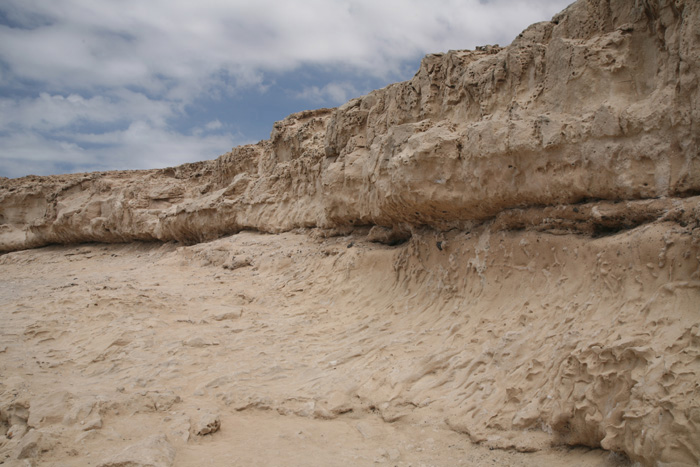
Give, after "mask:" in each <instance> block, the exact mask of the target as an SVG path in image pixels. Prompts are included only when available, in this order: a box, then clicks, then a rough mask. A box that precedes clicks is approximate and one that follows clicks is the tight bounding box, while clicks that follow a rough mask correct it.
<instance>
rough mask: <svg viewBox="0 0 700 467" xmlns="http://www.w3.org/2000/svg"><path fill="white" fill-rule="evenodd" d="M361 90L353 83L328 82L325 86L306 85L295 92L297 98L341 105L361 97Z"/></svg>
mask: <svg viewBox="0 0 700 467" xmlns="http://www.w3.org/2000/svg"><path fill="white" fill-rule="evenodd" d="M359 96H360V92H359V91H358V90H357V88H356V87H355V86H354V85H353V84H352V83H328V84H326V85H325V86H321V87H319V86H305V87H304V89H303V90H302V91H301V92H298V93H296V94H295V97H296V98H297V99H306V100H309V101H311V102H314V103H318V104H329V105H340V104H343V103H345V102H347V101H348V100H350V99H352V98H354V97H359Z"/></svg>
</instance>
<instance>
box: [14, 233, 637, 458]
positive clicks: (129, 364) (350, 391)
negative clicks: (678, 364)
mask: <svg viewBox="0 0 700 467" xmlns="http://www.w3.org/2000/svg"><path fill="white" fill-rule="evenodd" d="M406 248H408V247H407V246H406V245H403V246H398V247H393V248H392V247H387V246H383V245H376V244H371V243H366V242H362V241H361V240H359V239H355V238H353V237H337V238H330V239H314V238H312V237H309V236H307V235H304V234H293V233H288V234H282V235H274V236H273V235H262V234H256V233H245V232H244V233H241V234H238V235H234V236H231V237H228V238H225V239H222V240H219V241H216V242H212V243H209V244H203V245H196V246H191V247H183V246H179V245H176V244H164V245H162V244H128V245H103V244H91V245H81V246H60V247H59V246H55V247H47V248H42V249H38V250H29V251H21V252H15V253H11V254H7V255H3V256H2V257H0V314H1V316H0V319H1V320H2V321H1V322H2V327H1V328H0V374H1V375H2V378H0V409H2V424H1V426H2V436H0V463H4V464H5V465H38V466H54V465H55V466H59V465H60V466H79V465H80V466H84V465H104V466H107V465H122V464H119V462H122V463H124V462H126V460H128V459H130V458H129V456H132V457H133V456H136V460H135V461H134V462H137V463H136V464H134V465H148V464H147V460H148V459H155V460H154V461H153V465H168V464H170V463H171V462H172V463H174V465H176V466H204V465H212V466H225V465H319V466H321V465H323V466H327V465H374V464H376V463H379V464H386V465H397V466H409V465H413V466H419V465H445V466H448V465H513V466H542V465H551V466H559V465H562V466H563V465H567V466H569V465H578V466H591V467H592V466H618V465H629V462H628V461H626V459H625V458H624V457H623V456H620V455H617V454H614V453H610V452H606V451H602V450H592V449H588V448H585V447H580V448H568V447H553V448H550V447H548V445H543V446H542V447H543V449H542V450H541V451H538V452H529V453H528V452H517V451H515V450H507V449H505V450H504V449H493V448H489V447H487V446H485V445H478V444H474V443H472V442H471V441H470V438H469V436H467V435H466V434H464V433H458V432H456V431H454V430H453V429H451V428H450V426H449V425H448V424H447V423H446V419H449V417H450V415H451V413H450V412H449V411H450V410H451V409H450V408H449V407H450V406H449V404H447V403H441V402H440V401H439V400H438V401H432V400H429V398H426V399H425V400H423V401H421V402H417V403H416V402H414V403H411V404H408V403H403V405H402V404H393V405H391V406H389V404H387V406H384V407H382V406H379V404H376V402H374V401H378V400H384V399H386V400H387V401H392V400H395V399H396V398H395V397H394V396H391V395H386V396H383V395H381V394H379V395H378V394H373V395H372V394H370V395H367V394H365V393H364V392H363V389H362V388H363V387H370V388H375V389H373V392H375V393H378V392H380V390H379V389H376V388H381V387H385V386H387V385H386V384H385V383H382V384H380V385H379V386H372V385H371V384H369V383H368V381H369V382H371V380H372V378H374V379H377V378H379V377H378V374H379V373H381V374H384V375H385V376H387V375H388V374H390V373H391V372H392V371H394V370H396V371H401V372H402V373H404V374H405V373H406V372H408V373H410V372H411V371H413V370H416V371H417V369H418V368H422V367H423V366H425V361H424V360H421V359H420V358H418V357H416V358H413V355H414V353H415V352H418V351H419V350H420V348H421V345H422V339H423V337H421V334H422V333H421V332H412V331H411V330H412V329H413V330H417V329H421V328H420V327H419V326H417V324H419V323H420V321H421V319H424V318H421V316H420V315H412V314H411V313H418V312H417V311H415V310H413V311H412V310H410V309H409V308H410V303H412V301H413V300H417V299H416V298H415V297H413V298H412V296H411V294H410V293H408V292H406V291H402V292H401V296H402V297H404V298H403V299H402V300H397V298H396V297H397V296H398V295H399V293H398V292H397V291H396V284H395V282H394V281H393V278H389V277H385V276H386V274H387V271H388V270H389V269H390V268H389V269H387V268H385V267H384V266H386V265H387V264H388V265H391V264H396V262H397V261H399V260H400V258H401V254H402V250H405V249H406ZM445 248H447V244H446V245H445ZM440 251H442V250H440ZM372 264H375V265H376V268H374V269H373V268H372V267H371V265H372ZM368 265H369V266H368ZM387 267H388V266H387ZM352 271H355V272H352ZM383 277H384V279H383ZM362 284H364V286H365V287H366V288H367V289H369V290H368V292H367V294H360V293H358V287H361V286H362ZM373 287H374V289H373ZM383 287H387V289H386V290H384V289H383ZM382 290H384V293H382ZM388 290H393V291H394V292H393V295H392V294H391V293H389V292H388ZM371 297H374V301H372V299H371ZM426 300H430V298H429V297H428V298H427V299H426V298H425V297H423V298H421V302H425V301H426ZM392 307H400V308H402V309H403V310H404V311H406V314H405V315H404V314H402V313H398V312H396V313H393V314H391V313H388V312H387V310H390V309H391V308H392ZM401 323H404V324H405V326H404V324H401ZM426 326H429V327H430V328H429V329H428V327H423V328H422V329H423V330H428V331H435V333H434V334H435V336H433V337H432V338H430V339H432V340H430V341H428V339H429V336H428V335H425V339H426V342H428V344H426V345H428V346H433V347H435V346H438V347H440V346H443V345H446V344H445V342H447V339H446V337H444V336H443V337H440V336H441V335H442V334H440V332H438V330H439V329H441V328H440V325H439V323H436V322H431V323H429V324H427V325H426ZM445 326H446V327H445V329H447V328H451V327H452V324H450V325H449V326H448V325H447V324H446V325H445ZM482 326H485V325H482ZM423 334H425V333H423ZM441 341H442V342H441ZM402 365H403V367H401V366H402ZM392 369H394V370H392ZM378 372H379V373H378ZM424 373H425V374H426V375H428V376H426V378H428V380H429V379H430V377H431V376H430V375H433V377H435V375H440V372H439V371H436V370H430V371H427V372H424ZM387 377H388V376H387ZM416 378H418V377H416ZM426 378H418V380H417V381H424V380H425V379H426ZM363 381H364V382H363ZM365 383H366V384H365ZM402 384H403V385H404V386H402ZM414 384H418V383H416V382H414ZM421 384H423V383H421ZM368 385H369V386H368ZM431 387H440V386H439V385H438V386H436V385H432V386H431ZM385 390H386V391H396V392H397V393H399V392H401V391H404V392H405V391H406V389H405V383H401V384H398V385H397V386H395V387H393V388H391V387H386V388H385ZM435 394H440V393H439V392H435ZM444 394H445V397H451V396H450V395H449V392H444ZM392 397H393V398H392ZM421 397H423V396H421ZM433 397H434V398H437V396H433ZM207 417H209V418H208V419H207ZM217 418H218V420H219V422H220V429H219V430H218V431H216V432H214V433H210V434H206V435H197V434H196V431H197V430H198V429H200V428H201V426H200V425H199V420H200V419H202V420H204V421H205V422H206V420H213V419H217ZM26 425H28V426H29V428H30V430H29V431H28V432H26V430H27V426H26ZM32 427H33V428H32ZM163 435H164V437H163ZM532 436H535V437H536V436H537V433H534V432H533V435H532ZM525 450H529V449H525ZM120 456H121V457H120ZM139 456H140V457H139ZM125 459H126V460H125ZM132 460H133V459H132ZM138 462H141V464H138ZM123 465H126V464H123Z"/></svg>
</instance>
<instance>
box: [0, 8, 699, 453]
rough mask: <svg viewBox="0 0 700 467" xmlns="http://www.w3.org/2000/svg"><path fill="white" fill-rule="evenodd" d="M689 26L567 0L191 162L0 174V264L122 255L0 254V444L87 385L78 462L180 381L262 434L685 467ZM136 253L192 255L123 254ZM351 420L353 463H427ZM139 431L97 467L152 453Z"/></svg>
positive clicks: (692, 393)
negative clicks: (313, 430) (403, 439)
mask: <svg viewBox="0 0 700 467" xmlns="http://www.w3.org/2000/svg"><path fill="white" fill-rule="evenodd" d="M698 30H700V3H699V2H697V1H691V0H677V1H674V2H670V1H664V0H645V1H643V2H641V1H640V2H631V1H626V0H611V1H609V2H608V1H606V2H603V1H599V0H579V1H577V2H575V3H574V4H572V5H571V6H570V7H568V8H567V9H566V10H564V11H563V12H562V13H560V14H558V15H556V16H555V17H554V18H553V19H552V21H547V22H542V23H538V24H535V25H532V26H531V27H529V28H528V29H526V30H525V31H523V33H522V34H521V35H520V36H518V37H517V38H516V39H515V40H514V41H513V43H512V44H511V45H509V46H507V47H503V48H501V47H497V46H484V47H481V48H478V49H477V50H475V51H468V50H462V51H450V52H447V53H443V54H433V55H429V56H427V57H425V58H424V59H423V61H422V63H421V65H420V69H419V70H418V72H417V73H416V75H415V76H414V77H413V78H412V79H411V80H409V81H406V82H403V83H397V84H394V85H391V86H388V87H386V88H384V89H381V90H377V91H373V92H371V93H369V94H368V95H366V96H362V97H360V98H357V99H353V100H352V101H350V102H348V103H346V104H345V105H342V106H340V107H339V108H337V109H320V110H315V111H306V112H301V113H297V114H294V115H291V116H289V117H287V118H286V119H284V120H283V121H281V122H277V123H276V124H275V126H274V128H273V130H272V133H271V136H270V139H269V140H268V141H263V142H260V143H258V144H255V145H248V146H243V147H239V148H235V149H234V150H233V151H232V152H231V153H228V154H225V155H223V156H221V157H219V158H218V159H216V160H213V161H206V162H200V163H195V164H186V165H183V166H179V167H174V168H168V169H162V170H150V171H136V172H106V173H94V174H74V175H62V176H51V177H25V178H22V179H17V180H7V179H3V180H1V181H0V216H1V217H0V251H4V252H12V251H14V250H21V249H25V248H31V247H38V246H43V245H47V244H71V243H81V242H114V243H119V242H132V243H130V244H127V245H121V246H116V245H115V246H111V247H108V246H104V245H99V246H83V247H62V248H61V247H52V248H49V249H45V250H40V251H16V252H13V253H8V254H5V255H3V256H1V257H0V267H2V268H3V269H2V274H0V278H1V279H0V280H2V281H3V283H2V290H3V307H0V313H2V322H3V327H2V329H1V330H0V332H3V334H2V338H3V342H4V341H5V340H7V342H8V344H7V346H6V347H3V348H5V350H4V351H3V352H2V354H1V357H0V364H2V365H3V366H2V368H0V370H2V372H3V376H4V374H5V373H7V374H8V377H7V381H15V382H17V381H20V380H21V384H20V383H19V382H17V383H16V384H15V383H12V384H10V383H5V384H7V388H3V392H2V393H0V404H1V405H0V407H3V411H2V413H0V419H1V420H0V421H1V422H2V426H3V430H5V429H9V428H10V427H11V426H12V425H15V424H19V425H22V424H23V423H24V421H26V424H27V425H29V426H30V427H34V428H40V427H41V429H53V428H55V429H59V428H60V429H65V430H68V431H70V430H73V431H72V432H71V434H70V436H69V435H65V437H64V439H76V437H75V431H77V430H80V428H79V427H80V426H82V425H76V423H75V422H76V421H82V420H86V422H87V420H88V418H87V417H88V414H90V415H89V416H90V417H92V412H91V410H93V408H92V406H83V405H81V404H82V402H81V403H79V401H82V399H81V398H79V397H78V396H77V395H76V394H77V393H78V391H82V392H85V393H91V394H89V395H90V396H94V397H97V396H98V395H100V394H99V392H100V391H101V389H100V388H101V387H104V388H109V390H106V389H105V390H103V391H102V394H107V393H109V394H110V396H109V397H108V398H106V399H110V398H117V399H116V400H103V403H101V404H100V405H99V407H100V409H99V410H100V411H102V412H100V413H101V415H100V420H102V417H104V420H105V426H106V427H107V428H109V427H110V426H111V425H112V424H114V425H115V426H117V427H119V426H118V425H119V423H122V424H123V425H122V426H121V427H119V428H120V430H121V431H116V428H115V432H114V433H115V434H103V432H105V431H106V429H107V428H105V429H102V430H99V431H97V432H95V433H92V434H91V435H90V436H89V437H88V436H85V437H80V440H81V442H82V441H84V442H85V443H91V444H90V445H91V446H93V447H94V446H100V445H99V443H100V442H101V440H103V438H107V437H110V438H109V439H110V440H121V439H123V438H124V436H125V435H126V434H127V433H128V432H129V431H130V430H132V429H134V427H135V426H136V425H134V422H132V421H128V422H127V421H124V414H125V413H127V414H129V415H134V416H137V417H139V418H138V423H144V424H145V425H148V424H149V423H151V425H148V426H146V427H140V426H139V427H138V429H139V430H137V431H139V433H141V434H142V433H146V432H153V430H154V429H158V426H159V424H160V423H161V422H162V419H163V418H162V417H163V415H164V414H163V412H166V411H169V410H171V409H172V407H173V406H174V404H176V403H177V404H180V403H183V404H185V403H188V402H186V401H182V400H181V399H180V398H179V397H177V396H176V395H175V393H174V392H173V391H174V390H177V391H178V392H179V391H183V392H181V393H182V394H191V395H192V396H191V397H192V398H193V399H196V402H197V403H198V402H199V398H208V399H207V401H208V402H212V401H215V402H216V403H217V404H221V406H222V407H223V406H225V407H227V408H229V410H232V411H236V412H237V413H238V412H256V413H257V415H256V416H259V417H261V415H260V413H263V412H264V413H266V414H267V413H268V412H269V413H273V414H295V415H302V416H305V417H312V418H313V417H315V418H318V419H324V422H323V423H328V424H331V423H333V422H334V421H336V422H338V423H337V424H335V425H327V426H333V427H337V426H340V424H341V423H340V422H339V420H343V419H344V418H350V417H373V420H374V421H376V423H384V422H386V423H385V425H383V426H396V427H401V429H409V428H415V427H422V426H426V427H431V428H426V430H427V429H434V430H439V429H440V428H441V427H442V428H444V423H445V422H446V423H447V425H448V427H449V428H450V429H451V430H453V432H456V433H460V437H459V439H460V440H466V439H469V440H472V441H474V442H478V443H484V444H486V445H488V446H491V447H496V448H504V449H515V450H518V451H533V450H541V449H546V447H547V446H549V445H551V444H555V445H556V444H568V445H573V446H578V445H583V446H590V447H595V448H598V447H602V448H604V449H608V450H610V451H614V452H620V453H624V454H625V455H626V456H628V457H629V458H630V459H631V460H632V461H633V462H641V463H644V464H648V465H654V464H656V463H659V464H672V463H678V464H690V465H693V464H697V462H698V459H700V444H699V443H700V441H698V440H700V434H699V432H698V430H699V428H698V427H700V421H699V420H700V418H699V417H700V415H699V414H700V407H699V405H698V400H700V399H699V398H698V395H699V392H698V391H700V389H699V387H698V384H697V381H698V375H700V367H699V366H698V359H697V355H698V338H699V337H698V336H699V335H700V327H699V324H698V323H699V322H700V321H699V317H698V307H697V304H698V303H700V277H699V276H698V271H700V252H699V248H700V197H699V196H698V193H700V153H699V149H698V148H699V147H700V145H699V144H698V143H699V142H700V140H699V138H700V123H699V122H700V87H699V86H698V84H697V83H698V82H700V41H698V34H697V31H698ZM295 229H300V230H295ZM246 230H254V231H258V232H263V233H275V234H277V235H263V234H261V233H253V232H246ZM309 230H312V231H311V232H309ZM292 231H294V232H292ZM233 233H238V235H233V236H230V237H224V236H226V235H228V234H233ZM306 233H311V235H306ZM221 237H224V238H221ZM154 240H159V241H163V242H165V241H178V242H182V243H185V244H188V245H189V244H193V243H198V242H199V243H200V244H198V245H196V246H192V247H190V246H182V245H180V246H179V247H176V246H174V245H172V244H166V245H163V246H155V245H151V244H149V245H145V244H140V243H138V242H136V241H154ZM349 246H352V248H348V247H349ZM389 246H392V247H391V248H389ZM245 266H251V267H245ZM155 276H158V277H157V281H156V280H155ZM37 278H41V287H39V286H37ZM67 278H68V279H67ZM66 286H68V287H67V288H66V289H65V290H64V287H66ZM241 304H245V306H246V314H245V316H244V317H240V318H241V321H242V322H243V321H244V322H245V326H237V327H236V328H235V329H232V328H231V326H230V325H229V324H230V323H228V322H227V321H228V320H229V319H237V318H239V315H237V311H236V310H233V311H229V310H228V307H231V306H234V307H235V306H237V305H241ZM222 309H224V311H221V310H222ZM76 310H80V312H76ZM86 310H87V311H86ZM229 313H233V315H230V314H229ZM203 318H211V320H212V321H213V322H208V321H207V320H206V319H203ZM3 345H4V344H3ZM19 349H22V350H21V351H20V350H19ZM30 355H31V357H32V358H33V360H31V359H30ZM30 367H31V370H30ZM39 370H40V371H39ZM63 378H65V379H66V381H65V384H63V383H64V381H63ZM71 385H75V393H73V392H71V393H68V392H66V391H65V388H66V387H71ZM58 386H60V387H58ZM114 387H122V388H128V389H126V390H123V391H122V392H119V393H115V391H114V390H113V388H114ZM61 388H64V390H61ZM73 390H74V389H73V388H72V387H71V391H73ZM135 391H142V392H140V393H137V392H135ZM81 397H82V396H81ZM129 397H131V399H129ZM189 398H190V396H188V399H189ZM23 400H31V406H29V405H28V404H24V403H20V402H17V401H23ZM90 400H92V399H90ZM13 404H16V405H13ZM23 404H24V405H23ZM10 407H12V410H5V409H6V408H10ZM27 407H28V408H29V411H28V413H26V412H27ZM86 407H87V408H86ZM88 409H89V410H88ZM183 410H184V409H183ZM184 413H189V412H187V411H186V412H184ZM217 413H219V412H217ZM268 415H269V414H268ZM107 417H109V418H107ZM155 417H157V420H156V422H154V421H153V420H154V419H155ZM221 419H223V420H226V419H225V415H224V413H223V412H221ZM95 420H97V418H95ZM382 420H383V421H384V422H382ZM59 422H63V423H59ZM96 423H97V422H96ZM274 423H276V424H281V423H282V422H280V421H279V420H275V421H274ZM319 423H320V422H319ZM214 424H216V423H214ZM208 425H209V422H206V423H204V424H203V425H201V426H199V427H197V426H194V427H193V428H192V429H193V432H197V431H198V430H199V429H200V428H203V427H206V426H208ZM185 426H186V424H183V423H180V422H178V424H177V427H175V428H174V432H177V433H178V435H177V439H176V441H178V442H182V443H185V442H186V441H187V437H183V436H181V435H182V431H183V428H182V427H185ZM212 426H214V425H212ZM372 426H374V425H367V424H356V425H350V434H348V433H347V432H343V431H342V430H340V429H339V431H338V432H337V433H336V437H335V439H336V440H341V439H342V440H343V442H347V443H350V444H352V443H353V442H354V441H353V439H351V438H352V436H356V437H357V438H358V439H359V440H360V441H358V443H374V444H373V445H372V451H370V454H369V455H368V456H369V457H367V458H366V459H365V460H368V461H369V462H371V461H373V460H374V457H376V458H377V459H378V460H379V461H387V460H391V461H395V460H396V459H399V458H400V459H401V461H405V462H406V463H409V462H412V463H414V464H419V463H432V459H433V458H435V457H436V456H439V455H441V453H442V452H443V451H444V450H443V451H440V452H439V453H437V452H429V450H430V449H431V447H430V444H433V443H427V444H421V446H420V447H419V448H416V449H415V450H409V449H406V450H403V449H402V450H401V451H399V456H396V455H394V454H396V453H395V452H392V451H390V450H387V449H386V446H392V445H393V444H388V443H385V442H384V439H382V438H383V434H382V433H383V432H382V431H381V430H379V431H378V433H380V434H381V435H375V434H374V433H375V432H374V431H373V430H370V429H365V428H367V427H372ZM356 427H357V428H356ZM360 427H363V428H362V429H361V428H360ZM421 429H422V428H421ZM148 430H151V431H148ZM240 430H243V429H240ZM387 430H388V428H387ZM91 431H96V430H91ZM225 432H227V434H229V435H230V436H232V437H233V438H235V440H236V442H239V443H240V444H245V443H246V442H248V441H241V439H244V437H243V436H239V437H238V438H236V436H238V435H240V434H241V432H240V431H237V430H235V429H232V430H228V428H227V429H226V430H225ZM32 433H33V434H32ZM297 434H298V432H297ZM452 434H453V435H454V433H452ZM223 435H224V432H221V433H219V435H217V436H214V437H208V438H203V439H195V440H196V441H197V442H199V443H211V445H214V444H215V443H216V442H217V440H218V439H219V438H224V436H223ZM443 435H444V434H443ZM40 436H41V435H40V433H39V432H38V431H37V430H34V431H30V432H28V433H27V434H26V435H25V436H24V437H23V438H22V439H21V442H22V443H23V447H22V452H25V453H26V456H27V458H29V457H31V456H34V455H37V453H38V452H40V451H41V449H43V448H41V446H40V444H41V443H40ZM251 436H257V438H255V439H256V440H257V441H260V442H262V441H267V440H269V439H270V438H271V437H269V436H268V437H265V436H259V434H254V435H251ZM285 436H287V435H285ZM455 436H456V435H455ZM318 438H320V436H319V437H318ZM423 438H425V436H423ZM446 438H447V436H446V435H445V439H446ZM25 439H26V440H27V441H25ZM174 439H175V438H174ZM245 439H246V440H249V438H245ZM275 439H276V440H277V441H279V442H280V443H284V442H285V440H287V439H294V440H295V441H294V444H292V445H291V447H288V449H289V450H290V451H293V452H297V453H298V451H295V449H297V448H298V443H300V442H301V441H299V440H301V438H300V437H298V436H297V437H294V436H287V438H282V437H280V438H279V439H277V438H275ZM305 439H310V438H305ZM10 441H11V440H10ZM380 441H381V445H379V444H380ZM66 442H68V441H66ZM105 442H106V441H105ZM110 442H114V441H110ZM197 442H194V441H193V440H191V439H190V442H189V443H188V444H187V446H188V448H191V449H196V447H197V446H198V444H197ZM17 443H19V441H17ZM32 443H34V444H32ZM149 443H151V444H150V445H148V446H144V445H136V446H134V447H132V448H130V449H128V450H127V451H129V452H142V451H143V452H146V454H144V455H143V456H141V458H139V459H136V458H130V457H128V453H127V451H125V452H124V453H123V455H122V457H121V458H119V459H117V460H115V461H114V463H112V464H109V463H107V464H103V465H122V464H119V462H122V463H123V465H129V464H128V463H129V462H133V463H134V464H133V465H147V464H146V462H150V461H149V460H148V459H150V458H157V459H160V460H159V461H158V462H161V461H162V462H161V464H162V465H168V462H170V463H172V456H173V455H174V454H172V455H170V454H171V452H172V447H171V446H169V444H167V441H165V438H158V437H156V438H153V439H151V441H149ZM319 444H321V445H324V446H325V444H324V443H322V442H320V441H319ZM338 444H342V443H338ZM410 444H411V445H418V444H419V443H418V442H417V441H416V440H415V439H414V440H412V441H411V443H410ZM434 444H438V445H439V444H440V439H437V441H436V442H435V443H434ZM190 445H194V447H190ZM396 445H397V446H398V444H396ZM8 446H9V444H8ZM149 446H150V447H149ZM309 446H311V444H305V445H304V448H308V447H309ZM445 446H448V447H449V444H445V445H443V447H445ZM13 449H14V448H13ZM271 449H277V446H272V447H271ZM299 449H302V448H299ZM418 449H421V450H424V451H419V450H418ZM379 450H382V451H381V455H379V456H374V454H372V453H376V452H379ZM420 452H426V453H427V454H426V455H430V456H432V457H428V458H427V459H426V458H420V454H417V453H420ZM57 455H58V454H57ZM149 456H150V457H149ZM409 456H414V457H410V459H411V460H408V459H409ZM415 456H419V457H415ZM195 457H196V456H195ZM457 458H458V457H450V458H449V460H445V462H443V465H454V463H455V462H457V461H455V459H457ZM133 459H135V460H133ZM168 459H170V460H169V461H168ZM459 459H461V458H459ZM488 459H489V462H481V463H482V464H485V463H489V464H490V463H492V462H491V461H493V459H492V458H488ZM577 459H579V458H577ZM353 460H356V459H351V458H350V457H347V458H343V459H342V461H344V462H345V463H346V464H351V463H352V462H353ZM500 460H501V461H502V464H505V465H508V464H509V463H510V462H509V461H510V460H512V459H505V460H504V459H500ZM579 460H580V459H579ZM333 461H336V459H333ZM110 462H111V461H110ZM138 462H141V463H140V464H139V463H138ZM231 462H232V463H234V460H231ZM320 462H321V461H319V463H320ZM459 462H461V460H460V461H459ZM474 462H475V464H476V465H479V462H480V459H476V460H474ZM493 462H495V461H493ZM512 463H513V464H517V462H512ZM577 463H578V462H576V461H572V462H568V464H569V465H573V464H577ZM566 464H567V462H566V460H564V461H562V463H561V465H566ZM540 465H550V464H548V463H547V462H541V463H540Z"/></svg>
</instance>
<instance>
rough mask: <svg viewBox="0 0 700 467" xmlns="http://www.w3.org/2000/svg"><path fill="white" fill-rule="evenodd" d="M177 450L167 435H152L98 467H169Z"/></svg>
mask: <svg viewBox="0 0 700 467" xmlns="http://www.w3.org/2000/svg"><path fill="white" fill-rule="evenodd" d="M174 460H175V449H174V448H173V447H172V445H171V444H170V442H169V441H168V439H167V437H166V436H165V435H152V436H150V437H148V438H146V439H145V440H143V441H141V442H140V443H136V444H134V445H132V446H129V447H127V448H125V449H124V450H123V451H121V452H120V453H118V454H115V455H114V456H112V457H110V458H109V459H108V460H105V461H103V462H101V463H99V464H98V467H169V466H171V465H173V462H174Z"/></svg>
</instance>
